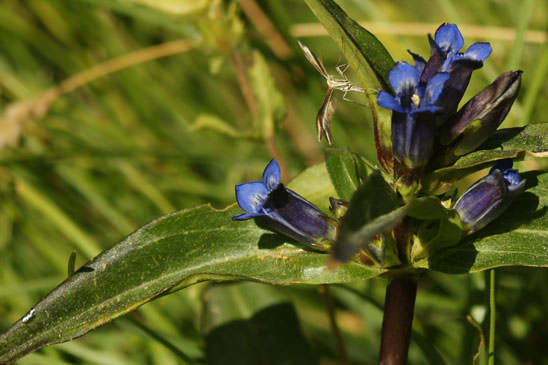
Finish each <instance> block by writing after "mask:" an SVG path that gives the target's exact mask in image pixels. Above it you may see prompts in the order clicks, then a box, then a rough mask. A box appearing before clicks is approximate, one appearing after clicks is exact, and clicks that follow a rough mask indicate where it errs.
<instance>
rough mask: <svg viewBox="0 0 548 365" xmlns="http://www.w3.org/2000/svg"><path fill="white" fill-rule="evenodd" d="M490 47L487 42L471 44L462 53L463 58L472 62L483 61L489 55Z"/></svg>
mask: <svg viewBox="0 0 548 365" xmlns="http://www.w3.org/2000/svg"><path fill="white" fill-rule="evenodd" d="M492 50H493V49H492V48H491V45H490V44H489V43H487V42H477V43H474V44H472V45H471V46H470V47H468V49H467V50H466V52H464V57H465V58H467V59H471V60H474V61H481V62H483V61H485V60H486V59H487V57H489V55H490V54H491V51H492Z"/></svg>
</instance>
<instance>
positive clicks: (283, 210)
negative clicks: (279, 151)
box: [232, 159, 336, 249]
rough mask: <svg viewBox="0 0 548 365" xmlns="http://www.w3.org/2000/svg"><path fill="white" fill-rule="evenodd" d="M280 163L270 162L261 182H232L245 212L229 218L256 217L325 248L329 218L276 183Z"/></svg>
mask: <svg viewBox="0 0 548 365" xmlns="http://www.w3.org/2000/svg"><path fill="white" fill-rule="evenodd" d="M280 177H281V172H280V166H279V165H278V163H277V162H276V160H274V159H273V160H272V161H270V163H269V164H268V165H267V167H266V168H265V170H264V173H263V181H253V182H248V183H242V184H238V185H236V199H237V201H238V204H239V205H240V207H241V208H242V209H243V210H245V211H246V212H247V213H244V214H240V215H238V216H235V217H232V219H233V220H245V219H250V218H258V219H260V221H261V222H262V223H263V224H264V225H265V226H266V228H268V229H270V230H272V231H275V232H278V233H281V234H283V235H286V236H288V237H291V238H293V239H294V240H296V241H298V242H302V243H305V244H308V245H311V246H313V247H315V248H320V249H324V248H326V245H325V243H326V242H328V241H333V239H334V237H335V231H336V227H335V225H334V224H333V222H334V221H333V219H331V218H329V217H328V216H327V215H326V214H324V213H323V212H322V211H320V210H319V209H318V208H317V207H316V206H315V205H313V204H312V203H310V202H309V201H308V200H306V199H304V198H303V197H301V196H300V195H298V194H297V193H295V192H294V191H292V190H290V189H287V188H286V187H285V186H283V184H282V183H280Z"/></svg>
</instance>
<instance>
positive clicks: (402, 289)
mask: <svg viewBox="0 0 548 365" xmlns="http://www.w3.org/2000/svg"><path fill="white" fill-rule="evenodd" d="M416 296H417V282H416V279H415V278H412V277H407V276H406V277H396V278H393V279H392V281H391V282H390V283H389V284H388V286H387V288H386V298H385V301H384V317H383V321H382V335H381V352H380V357H379V364H381V365H399V364H401V365H404V364H407V351H408V349H409V341H410V338H411V325H412V323H413V311H414V309H415V297H416Z"/></svg>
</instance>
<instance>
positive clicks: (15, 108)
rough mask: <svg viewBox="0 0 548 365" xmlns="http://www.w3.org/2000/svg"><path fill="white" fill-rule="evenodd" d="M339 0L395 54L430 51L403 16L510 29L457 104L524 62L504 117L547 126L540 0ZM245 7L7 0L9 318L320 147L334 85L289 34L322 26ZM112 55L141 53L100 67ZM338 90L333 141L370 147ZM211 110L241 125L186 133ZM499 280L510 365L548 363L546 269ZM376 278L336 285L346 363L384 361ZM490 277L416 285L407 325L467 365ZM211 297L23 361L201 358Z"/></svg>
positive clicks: (308, 321)
mask: <svg viewBox="0 0 548 365" xmlns="http://www.w3.org/2000/svg"><path fill="white" fill-rule="evenodd" d="M249 3H252V5H253V3H255V4H259V5H260V8H259V10H260V9H262V11H263V12H264V14H263V15H266V18H267V19H268V20H269V21H270V22H271V26H272V27H270V28H269V27H266V28H265V27H263V26H264V24H265V21H264V20H262V21H258V20H257V19H260V18H256V17H254V13H253V12H254V11H255V12H256V11H257V10H256V8H255V10H254V8H253V7H251V8H250V7H249ZM339 3H340V4H341V5H342V6H343V7H344V8H345V9H346V10H347V11H348V12H349V14H351V16H353V17H354V18H356V19H358V20H363V21H368V22H373V23H376V24H385V23H388V24H390V23H398V24H403V31H401V32H398V33H392V34H388V33H383V34H379V38H380V39H381V41H383V42H384V43H385V45H386V47H387V48H388V50H389V51H390V52H391V53H392V55H393V56H394V58H395V59H405V60H408V61H409V60H410V57H409V55H408V54H407V53H406V49H408V48H410V49H413V50H414V51H415V52H418V53H422V54H424V55H426V54H428V52H429V51H428V43H427V41H426V36H425V34H424V35H420V36H417V35H414V34H411V33H412V32H411V24H439V23H441V22H444V21H448V22H458V23H459V25H463V29H466V28H465V27H464V25H469V26H477V27H480V28H479V30H480V31H478V28H477V27H476V28H470V29H471V31H470V32H469V33H465V37H466V45H470V44H471V43H472V42H474V41H475V40H484V38H483V34H482V32H481V29H482V28H481V27H504V28H505V29H506V30H509V31H510V32H511V31H512V30H515V33H512V32H511V33H510V34H514V36H515V38H514V39H513V40H508V39H504V37H502V36H501V37H500V38H501V39H492V40H491V43H492V45H493V49H494V52H493V54H492V56H491V57H490V58H489V60H488V62H487V63H486V65H485V67H484V68H483V69H482V70H480V71H478V72H476V73H475V75H474V77H473V79H472V83H471V86H470V88H469V91H468V93H467V96H465V99H466V98H467V97H470V96H471V95H473V93H475V92H477V91H479V90H480V89H481V88H482V87H484V85H485V84H486V83H488V82H491V81H492V80H493V79H494V78H495V77H496V75H497V74H499V73H501V72H502V71H504V70H506V69H507V68H519V69H522V70H524V71H525V73H524V80H523V86H522V92H521V95H520V97H519V99H518V103H519V104H518V105H516V106H515V107H514V108H513V110H512V113H511V114H510V115H509V117H508V119H507V121H506V122H505V125H506V126H516V125H522V124H523V123H524V122H526V121H545V120H546V106H545V105H546V104H545V103H544V102H543V101H544V100H546V98H547V97H548V84H547V83H546V81H545V79H546V70H547V68H548V61H547V60H548V57H547V54H548V52H547V49H548V43H547V42H546V36H545V37H544V44H543V43H539V42H538V41H535V42H531V41H529V40H528V38H527V36H526V35H527V31H537V32H541V33H540V34H541V35H542V34H544V35H546V30H547V27H548V18H547V17H546V14H547V13H548V2H547V1H546V0H537V1H532V0H531V1H525V2H513V1H509V0H500V1H486V2H481V1H474V0H466V1H461V2H459V3H455V2H451V1H447V0H439V1H434V2H431V1H425V0H422V1H403V0H398V1H386V2H372V1H360V0H345V1H340V2H339ZM146 4H155V6H154V7H153V8H149V7H148V6H147V5H146ZM245 5H247V6H245ZM185 6H188V7H185ZM242 8H243V10H245V11H242V9H240V8H239V6H238V2H234V1H216V0H204V1H199V2H198V1H192V0H179V1H174V0H163V1H158V2H151V1H129V0H114V1H111V0H78V1H62V0H50V1H43V0H26V1H17V0H4V1H2V2H0V112H1V113H2V121H1V122H0V144H1V145H2V147H1V149H0V201H1V206H2V209H1V210H0V331H4V330H5V329H7V328H8V326H9V325H10V324H11V323H12V322H14V321H15V320H17V319H18V318H20V317H21V316H22V315H23V314H24V313H26V312H27V311H28V309H29V308H30V307H31V306H32V304H33V303H34V302H36V301H37V300H38V299H40V297H42V296H43V295H44V294H46V293H47V292H48V291H49V290H50V289H52V288H53V287H54V286H55V285H56V283H58V282H60V281H61V280H62V278H63V277H64V276H65V275H66V273H67V262H68V260H69V257H70V254H71V252H72V251H73V250H76V251H77V253H78V256H77V258H76V267H79V266H80V265H81V264H82V263H84V262H85V260H86V259H87V258H90V257H92V256H93V255H95V254H96V253H98V252H99V251H100V250H102V249H104V248H107V247H110V246H111V245H112V244H114V243H115V242H117V241H119V240H120V239H122V238H123V237H125V236H126V235H127V234H129V233H131V232H132V231H133V230H135V229H137V228H138V227H140V226H141V225H143V224H145V223H147V222H148V221H150V220H152V219H154V218H156V217H158V216H160V215H162V214H165V213H168V212H170V211H173V210H175V209H181V208H185V207H190V206H194V205H198V204H203V203H206V202H212V203H213V204H214V205H215V206H217V207H223V206H225V205H228V204H230V203H232V202H233V201H234V195H233V186H234V185H235V184H236V183H238V182H241V181H245V180H250V179H256V178H257V177H258V176H259V175H260V171H262V168H263V167H264V164H265V161H267V160H268V159H269V158H270V157H271V154H272V152H273V148H277V149H278V151H279V153H280V155H281V156H283V158H284V160H285V162H286V164H287V166H288V169H289V172H290V173H292V174H293V175H295V174H296V173H298V172H299V171H301V170H302V169H303V168H304V167H305V166H307V165H310V164H313V163H316V162H318V161H320V160H321V159H322V158H323V157H322V148H321V145H320V144H318V143H316V142H315V138H316V137H315V131H314V122H313V121H314V119H315V115H316V113H317V110H318V108H319V107H320V105H321V102H322V100H323V95H324V91H325V85H324V80H323V79H322V78H321V77H320V75H318V74H317V73H316V72H315V70H314V69H313V68H312V67H311V66H310V65H309V64H307V62H306V60H305V59H304V57H302V55H301V54H300V51H299V50H298V47H296V38H294V37H293V35H292V31H294V29H295V27H296V26H298V25H302V24H309V23H316V21H315V19H314V18H313V17H312V15H311V13H310V12H309V11H308V9H307V8H306V7H305V5H304V4H302V3H301V2H299V1H294V0H265V1H257V2H253V1H251V2H250V1H242ZM255 14H256V13H255ZM249 19H251V20H252V21H249ZM406 24H408V26H407V28H406ZM394 29H395V28H394ZM406 29H408V30H409V32H407V31H406ZM273 30H274V32H279V34H272V31H273ZM429 31H430V32H431V33H433V32H434V31H435V27H432V28H431V29H430V30H429ZM407 33H410V34H407ZM501 34H502V33H501ZM505 34H507V33H505ZM537 34H538V33H537ZM301 41H303V42H305V43H306V44H307V45H308V46H309V47H310V48H311V49H313V50H314V52H315V53H316V54H318V55H319V56H320V57H321V58H322V59H323V60H324V62H325V64H326V66H327V67H328V69H329V70H330V71H331V72H334V67H335V66H336V65H338V64H340V63H344V60H343V59H341V56H340V53H339V52H338V50H337V49H336V47H335V45H334V43H333V42H331V41H330V40H329V39H328V38H326V37H325V36H324V35H322V34H321V32H318V34H310V35H309V36H307V37H302V38H301ZM168 42H186V43H185V44H188V45H190V46H188V47H181V48H180V49H175V50H173V49H172V52H171V53H169V52H167V53H166V54H163V53H162V52H161V51H158V49H157V48H152V49H151V48H150V47H155V46H158V45H165V44H173V43H168ZM176 44H180V43H176ZM284 44H285V46H286V47H287V48H286V49H285V51H281V50H283V49H284ZM142 50H149V51H150V52H152V53H148V55H149V56H150V58H149V60H147V61H146V62H145V59H140V58H139V57H140V56H139V55H142V53H141V52H142ZM254 51H258V52H260V54H262V56H263V57H264V58H265V60H266V62H267V64H268V67H269V70H270V72H271V74H272V77H273V80H274V81H275V84H276V86H277V88H278V90H279V91H280V92H281V94H282V95H283V96H284V102H285V106H286V109H287V116H286V118H285V119H283V120H276V123H277V128H276V135H275V142H276V144H275V147H272V146H270V147H269V146H268V144H265V143H264V142H263V141H262V140H261V139H260V134H259V136H258V137H257V135H256V132H257V130H260V128H259V127H260V126H258V124H257V123H258V117H257V115H256V114H254V112H253V107H252V106H251V105H250V103H251V104H252V103H253V100H254V99H253V97H254V92H255V90H253V85H251V86H250V85H249V84H246V76H249V74H246V72H248V71H249V69H250V68H251V67H252V61H253V57H254V56H253V52H254ZM167 54H170V55H169V56H168V55H167ZM119 57H121V58H122V59H127V60H129V63H128V64H121V65H120V67H119V68H118V69H116V68H113V69H108V65H109V62H110V61H111V60H115V59H119ZM94 69H95V70H97V69H98V70H99V73H98V74H95V76H93V75H92V76H93V77H91V78H89V79H80V84H76V86H78V87H76V86H74V84H72V85H73V87H72V88H71V87H67V86H66V85H67V84H66V83H64V81H65V80H67V79H68V80H70V79H71V77H73V76H74V75H82V73H84V74H86V72H88V73H89V72H91V70H94ZM107 71H108V72H107ZM101 72H103V73H104V75H103V76H102V77H99V76H101ZM88 75H89V74H88ZM349 76H350V77H352V75H349ZM82 80H83V81H82ZM247 82H249V80H247ZM63 85H64V86H63ZM69 86H70V85H69ZM52 90H53V91H52ZM250 100H251V101H250ZM337 100H338V108H337V111H336V113H335V117H334V120H333V135H334V139H335V141H336V144H337V145H338V146H350V147H351V148H352V149H353V150H354V151H357V152H361V153H363V154H365V155H368V156H372V155H373V146H372V142H371V141H366V140H364V139H363V138H361V137H360V136H363V135H367V133H366V132H367V130H368V128H369V127H368V125H369V122H370V118H369V116H368V113H367V110H365V109H364V108H363V107H361V106H358V105H355V104H351V103H343V102H342V101H341V100H340V95H337ZM521 103H523V104H521ZM204 116H213V117H215V118H217V119H216V120H218V121H221V123H224V127H223V128H225V127H226V126H229V127H230V128H229V130H231V131H238V132H239V133H241V134H244V135H247V137H246V138H235V137H234V134H232V136H231V135H229V134H230V133H228V135H227V134H226V133H224V134H223V133H222V132H223V128H220V129H219V130H211V129H204V128H201V129H200V128H198V129H197V128H193V126H194V123H195V121H196V120H199V118H202V120H203V117H204ZM225 130H226V128H225ZM254 133H255V134H254ZM249 135H254V136H255V137H254V138H248V137H249ZM497 276H498V278H499V280H498V282H499V288H498V290H499V292H498V293H497V297H498V298H499V303H498V305H499V308H498V313H499V321H498V322H497V325H498V328H499V331H498V333H497V352H498V355H497V356H499V361H500V362H501V363H505V364H507V363H508V364H511V363H525V362H530V363H535V364H542V363H548V355H546V353H545V351H544V348H543V342H544V340H545V338H547V336H548V321H547V320H546V318H545V317H546V312H547V310H548V307H547V305H548V304H547V303H548V291H547V290H546V284H547V282H548V278H547V276H546V273H545V271H542V270H529V269H504V270H500V273H498V274H497ZM384 285H385V284H384V283H383V282H382V281H379V280H375V281H371V282H368V283H356V284H355V285H354V286H352V288H354V289H356V290H357V291H359V292H361V293H364V294H363V295H362V296H361V297H360V296H356V295H355V294H352V292H349V291H348V290H346V289H344V288H336V290H333V296H334V298H335V300H336V304H337V306H338V309H339V312H338V318H339V322H340V323H341V327H342V329H343V333H344V336H345V339H346V341H347V346H348V350H349V351H348V352H349V354H350V357H351V359H353V361H354V362H358V363H370V362H371V361H372V360H371V359H375V358H376V353H377V349H378V341H379V338H378V333H379V329H380V318H381V313H380V310H379V309H378V306H376V305H378V304H380V303H382V301H383V290H384ZM484 289H485V281H484V278H483V276H482V275H474V276H472V277H463V276H446V275H439V274H432V275H430V276H429V277H428V278H426V279H425V280H424V281H423V283H422V287H421V288H420V292H419V297H418V300H417V312H416V321H415V330H416V332H417V333H418V334H420V335H422V337H423V338H425V339H427V340H428V341H430V342H431V344H430V345H432V346H433V347H435V348H436V349H437V350H438V351H439V352H440V353H441V354H442V356H443V357H444V358H445V359H446V360H447V361H448V362H449V363H470V359H471V358H472V356H473V354H474V353H475V351H476V349H477V345H478V341H479V335H478V333H477V331H476V329H475V328H474V327H472V326H471V325H470V324H469V323H468V322H467V321H466V319H465V317H466V315H467V314H470V313H471V312H472V308H482V307H484V306H485V305H486V303H487V297H486V296H485V295H486V294H485V291H484ZM200 290H201V286H196V287H193V288H190V289H188V290H184V291H181V292H178V293H177V294H174V295H170V296H166V297H163V298H161V299H159V300H157V301H155V302H153V303H151V304H148V305H146V306H144V307H143V308H141V309H139V310H138V311H137V312H136V313H135V316H134V317H131V318H132V319H131V320H129V319H127V318H126V319H121V320H118V321H116V322H115V323H113V324H110V325H107V326H105V327H104V328H101V329H99V330H97V331H95V332H93V333H90V334H89V335H87V336H85V337H83V338H81V339H79V340H76V341H73V342H71V343H67V344H63V345H59V346H55V347H52V348H47V349H43V350H41V351H39V352H37V353H35V354H32V355H30V356H28V357H26V358H24V359H23V360H21V362H20V363H21V364H62V363H77V364H87V363H103V364H128V363H132V364H140V363H143V364H144V363H154V364H178V363H185V358H184V357H182V356H180V354H178V353H177V349H178V351H180V352H181V353H183V354H185V355H186V356H188V357H189V358H191V359H194V360H192V361H195V360H196V359H203V356H204V353H203V349H204V345H203V340H202V339H201V337H200V334H199V323H198V322H199V321H198V318H199V316H200V313H201V304H200V302H199V297H200V294H199V293H200ZM281 290H283V291H284V293H285V294H286V295H288V296H289V297H291V298H292V300H293V301H294V302H295V304H296V307H297V310H298V312H299V315H300V317H301V318H300V319H301V322H302V323H301V324H302V326H303V330H304V332H305V333H306V335H307V336H308V338H309V340H310V342H311V343H312V344H313V345H314V346H315V347H316V349H317V351H318V352H319V353H320V354H321V356H322V358H323V359H324V360H326V361H327V359H333V358H335V356H336V347H335V340H334V339H333V338H331V337H330V333H329V326H328V319H327V316H326V313H325V309H324V308H323V305H322V299H321V296H320V294H319V293H318V292H317V288H284V289H281ZM476 320H478V321H479V322H480V323H482V320H483V318H479V319H478V318H476ZM135 321H138V322H135ZM143 326H144V327H143ZM162 339H164V340H162ZM172 345H175V346H177V348H176V349H175V350H174V348H173V347H172ZM424 354H425V352H424V351H423V350H421V349H420V347H419V346H418V342H413V344H412V347H411V353H410V360H411V363H416V364H419V363H425V362H426V361H427V360H426V358H425V357H424V356H425V355H424ZM187 360H188V359H187ZM186 362H188V361H186Z"/></svg>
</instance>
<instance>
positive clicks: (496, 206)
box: [455, 159, 526, 233]
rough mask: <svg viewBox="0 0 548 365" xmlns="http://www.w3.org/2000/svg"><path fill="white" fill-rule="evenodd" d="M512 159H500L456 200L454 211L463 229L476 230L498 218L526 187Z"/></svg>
mask: <svg viewBox="0 0 548 365" xmlns="http://www.w3.org/2000/svg"><path fill="white" fill-rule="evenodd" d="M525 182H526V181H525V180H521V179H520V177H519V174H518V171H517V170H514V169H512V160H509V159H507V160H501V161H499V162H498V163H497V164H496V165H495V166H494V167H493V168H492V169H491V171H489V174H488V175H487V176H486V177H484V178H482V179H480V180H478V181H477V182H476V183H474V184H473V185H472V186H470V187H469V188H468V189H467V190H466V191H465V192H464V194H462V196H461V197H460V198H459V200H457V202H456V204H455V210H456V211H457V213H458V214H459V216H460V219H461V222H462V227H463V229H464V230H465V231H469V232H470V233H471V232H475V231H477V230H479V229H481V228H483V227H485V226H486V225H487V224H489V223H490V222H492V221H493V220H494V219H496V218H497V217H499V216H500V215H501V214H502V213H503V212H504V211H505V210H506V208H508V206H509V205H510V203H511V202H512V200H513V199H514V198H515V197H516V196H517V195H519V194H520V193H521V192H523V191H524V190H525Z"/></svg>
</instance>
